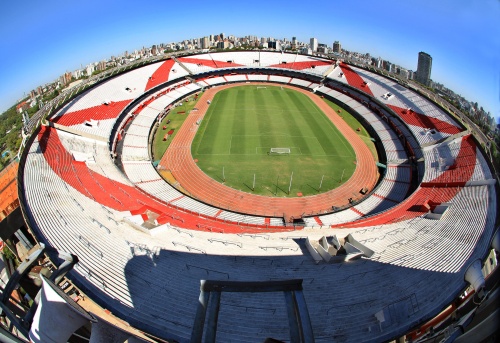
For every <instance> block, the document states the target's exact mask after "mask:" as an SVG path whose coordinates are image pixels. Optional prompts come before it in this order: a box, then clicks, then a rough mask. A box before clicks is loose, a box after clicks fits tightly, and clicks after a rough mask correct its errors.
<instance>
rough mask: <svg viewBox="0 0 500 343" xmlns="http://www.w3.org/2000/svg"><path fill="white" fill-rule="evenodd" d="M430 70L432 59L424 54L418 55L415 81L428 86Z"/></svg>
mask: <svg viewBox="0 0 500 343" xmlns="http://www.w3.org/2000/svg"><path fill="white" fill-rule="evenodd" d="M431 70H432V57H431V55H429V54H427V53H425V52H422V51H421V52H419V53H418V66H417V75H416V80H417V81H418V82H420V83H421V84H423V85H426V86H430V82H431Z"/></svg>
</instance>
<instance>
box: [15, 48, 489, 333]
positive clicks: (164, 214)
mask: <svg viewBox="0 0 500 343" xmlns="http://www.w3.org/2000/svg"><path fill="white" fill-rule="evenodd" d="M178 60H179V61H181V63H182V64H183V65H184V66H185V67H186V68H188V70H189V71H191V72H192V73H193V74H194V75H192V77H193V78H194V79H196V80H197V84H193V83H191V82H190V81H188V80H187V79H186V78H185V76H187V75H188V71H186V70H185V69H184V68H183V67H182V66H180V65H179V63H177V62H175V61H173V60H167V61H164V62H160V63H155V64H151V65H147V66H145V67H141V68H138V69H134V70H132V71H130V72H128V73H125V74H122V75H118V76H116V77H114V78H112V79H110V80H106V81H104V82H102V83H100V84H98V85H96V86H95V87H94V88H91V89H90V90H88V91H86V92H84V93H83V94H82V95H79V96H78V97H77V98H75V99H72V100H71V101H70V102H69V103H68V104H66V105H65V106H64V107H63V108H62V109H61V110H60V111H59V112H57V113H56V115H55V116H53V117H51V118H50V119H49V124H51V123H52V124H51V126H41V127H40V128H39V129H38V130H37V132H36V133H35V134H34V135H33V136H32V138H31V141H30V142H29V145H28V146H27V148H26V150H25V152H24V154H23V156H22V159H21V162H20V171H19V187H20V192H21V193H20V194H21V197H20V199H21V207H22V209H23V211H24V213H25V216H26V218H27V220H28V223H27V224H28V226H29V227H30V228H31V229H32V230H33V231H34V232H35V234H36V235H37V237H38V238H39V240H40V241H42V242H44V243H47V244H48V245H49V246H53V247H55V248H57V249H60V250H63V251H70V252H71V253H73V254H75V255H77V256H78V258H79V260H80V262H79V263H78V264H77V265H76V266H75V268H74V270H73V271H72V272H70V277H71V278H72V279H73V280H74V282H75V283H76V284H77V285H78V286H79V287H80V288H81V289H82V290H84V291H85V293H86V294H88V295H89V296H91V297H92V299H94V300H95V301H96V302H97V303H98V304H100V305H101V306H103V307H105V308H107V309H109V310H110V311H112V312H113V313H114V314H115V315H117V316H118V317H120V318H122V319H124V320H126V321H127V322H128V323H130V325H132V326H134V327H137V328H139V329H140V330H143V331H145V332H148V333H150V334H152V335H156V336H158V337H161V338H162V339H167V340H177V341H187V340H189V338H190V333H191V329H192V326H193V322H194V318H195V314H196V308H197V303H198V297H199V289H200V283H199V280H200V279H215V280H231V281H263V280H279V279H289V278H292V277H293V278H300V279H302V280H303V292H304V297H305V300H306V302H307V307H308V310H309V313H310V315H311V324H312V329H313V332H314V337H315V341H316V342H331V341H333V340H342V341H346V342H355V341H369V340H376V341H386V340H390V339H394V338H397V337H399V336H401V335H404V334H405V333H406V332H408V331H410V330H411V329H413V328H415V327H416V326H418V325H419V324H421V323H423V322H424V321H426V320H428V319H430V318H431V317H433V316H435V315H437V314H438V313H439V312H440V311H441V310H442V309H443V308H445V307H446V306H447V305H448V304H449V303H450V302H451V301H453V299H455V298H456V297H457V296H458V295H459V294H461V293H462V292H463V291H464V290H465V289H466V287H467V286H468V283H467V282H466V281H465V280H464V275H465V273H466V270H467V268H468V267H469V265H470V264H471V263H472V262H473V261H475V260H477V259H482V258H484V257H485V256H486V255H487V253H488V251H489V249H490V239H491V237H492V235H493V232H494V228H495V219H496V217H497V209H498V204H497V194H496V188H495V187H496V186H495V184H494V182H489V181H491V179H492V174H491V172H490V170H489V166H488V162H487V160H486V158H485V156H483V153H482V150H481V148H480V147H479V146H478V145H477V143H476V142H475V140H474V138H473V137H472V136H471V135H469V134H467V132H464V130H463V129H462V128H461V127H460V125H459V124H458V123H456V122H455V121H454V119H452V118H450V117H449V116H448V115H447V114H446V113H444V112H443V111H442V110H441V109H439V108H438V107H437V106H436V105H434V104H431V103H430V102H429V101H428V100H427V99H423V98H422V97H421V96H419V95H417V94H416V93H414V92H413V91H410V90H408V89H406V88H404V89H400V88H403V87H401V86H399V85H398V86H396V85H395V84H394V82H392V81H389V80H387V79H384V78H382V77H380V76H378V75H375V74H372V73H370V72H368V71H365V70H361V69H359V68H356V67H350V66H348V65H346V64H340V66H339V67H333V63H332V61H331V60H326V59H325V60H322V59H318V58H313V57H310V56H309V57H308V56H302V55H297V54H287V53H273V52H262V51H260V52H259V51H253V52H222V53H211V54H199V55H192V56H188V57H179V58H178ZM284 62H286V63H284ZM276 65H280V69H279V73H278V71H277V70H276V68H275V67H276ZM313 66H314V68H313ZM243 67H246V68H250V67H252V68H254V69H255V72H256V74H252V73H251V72H250V73H247V72H248V71H247V70H246V71H245V72H244V73H240V72H238V73H236V74H232V73H234V72H235V71H234V70H235V69H234V68H238V69H241V68H243ZM266 67H272V68H273V69H267V68H266ZM332 67H333V69H332ZM174 69H175V70H176V72H173V70H174ZM214 70H215V72H217V73H219V72H221V71H223V72H224V74H225V76H218V75H219V74H213V75H208V74H207V72H209V71H214ZM301 71H302V72H303V78H301V77H298V74H297V73H300V72H301ZM257 73H263V74H265V75H260V74H257ZM340 73H343V77H340V76H339V75H340ZM201 74H203V75H201ZM324 74H327V77H326V78H325V77H324ZM245 75H247V76H248V79H247V77H246V76H245ZM269 75H272V76H271V77H268V76H269ZM198 76H199V77H198ZM211 76H213V77H211ZM314 77H315V78H314ZM309 78H313V79H312V80H313V81H306V80H309ZM323 79H325V80H326V81H327V83H322V81H323ZM248 80H251V81H269V80H271V81H275V82H283V83H288V82H289V83H290V84H292V85H296V86H299V87H302V88H308V89H310V90H311V89H313V88H316V87H318V86H319V85H320V84H323V86H322V87H319V88H318V89H317V91H318V93H321V94H323V95H324V96H327V97H329V98H331V99H333V100H335V101H336V102H339V103H342V104H343V105H345V106H347V107H350V108H351V109H353V110H354V111H356V113H357V114H358V115H359V116H360V117H361V118H363V119H364V120H365V121H366V122H367V123H369V125H371V127H372V129H373V130H374V131H375V132H376V135H377V137H375V138H376V139H377V140H378V141H379V142H378V143H380V144H381V146H382V147H383V149H384V151H385V154H386V159H385V160H384V161H382V162H384V163H385V165H384V168H383V169H384V170H385V175H383V177H382V178H381V181H380V183H379V184H378V185H377V187H376V188H375V189H373V191H372V192H371V193H370V194H368V195H367V196H366V197H365V198H364V200H363V201H360V202H359V203H356V204H354V205H353V206H351V207H348V208H344V209H340V210H338V211H337V212H331V213H325V214H316V215H314V216H310V217H306V218H301V219H302V220H303V223H305V224H301V226H284V224H285V223H284V221H283V218H280V217H276V216H275V217H272V218H269V217H265V216H257V215H252V214H249V213H239V212H233V211H230V210H229V209H221V208H217V207H216V206H211V205H207V204H205V203H203V202H202V200H203V199H200V200H201V201H199V200H197V199H194V198H191V197H189V196H188V195H185V194H184V193H181V192H180V191H179V190H177V189H176V188H175V187H174V186H172V185H170V184H168V183H166V182H164V181H162V180H160V177H159V174H158V173H157V171H156V170H155V168H154V167H153V165H152V163H151V159H150V157H149V152H148V142H147V140H148V136H149V132H150V128H151V127H152V125H153V124H154V122H155V120H156V116H157V115H158V114H159V113H160V112H161V111H162V110H163V109H164V108H165V107H166V106H168V105H170V104H172V103H174V102H175V101H177V100H180V99H182V98H183V97H184V96H186V95H187V94H190V93H192V92H195V91H198V90H200V86H199V84H203V86H204V87H205V86H206V87H210V86H213V85H219V84H225V83H227V82H236V81H238V82H247V81H248ZM127 87H128V88H129V89H128V90H127ZM164 87H165V88H164ZM153 88H154V90H153ZM167 88H168V89H169V91H168V92H165V89H167ZM146 90H150V91H152V92H153V93H151V94H150V93H148V94H147V96H146V97H142V96H143V94H144V92H145V91H146ZM162 92H165V93H163V94H162ZM387 93H391V94H393V97H391V98H390V99H383V98H382V95H383V94H387ZM160 94H161V95H160ZM365 99H367V100H370V99H372V100H373V103H370V104H369V103H368V101H367V100H365ZM104 101H105V102H106V103H107V105H106V104H103V102H104ZM410 102H411V104H413V105H411V108H412V109H413V113H416V114H415V115H413V114H412V115H408V112H409V111H407V112H404V111H403V110H400V109H405V108H408V107H410V105H409V103H410ZM113 104H115V105H114V106H118V107H113ZM118 104H119V105H118ZM130 104H133V105H131V106H128V107H130V108H128V107H127V105H130ZM403 105H404V106H403ZM110 106H111V107H110ZM109 108H113V110H112V111H111V110H109ZM125 108H127V111H128V112H130V113H133V114H134V115H133V118H132V119H129V117H127V113H123V111H124V110H125ZM410 113H411V112H410ZM84 118H85V120H86V121H92V120H94V121H98V122H99V125H98V126H97V129H96V128H95V127H88V128H87V127H86V126H85V124H84V121H82V120H83V119H84ZM417 121H418V122H417ZM124 122H127V125H128V126H127V127H126V130H125V131H124V132H122V133H123V136H121V134H120V136H121V138H120V137H118V136H119V135H118V134H115V135H114V136H113V133H112V132H119V131H120V130H117V128H122V127H123V125H124ZM429 123H430V124H432V125H430V124H429ZM53 124H59V125H60V127H57V126H56V127H53V126H54V125H53ZM65 126H69V127H73V128H75V132H71V131H69V130H66V129H65ZM426 129H431V130H434V133H431V134H429V135H427V134H425V135H422V133H423V132H424V131H425V130H426ZM89 134H90V135H92V136H89ZM93 136H97V138H96V137H93ZM98 138H103V139H104V140H102V139H98ZM115 139H117V140H120V139H122V140H123V150H122V154H121V158H119V161H115V160H113V158H112V157H111V156H112V151H111V150H110V147H111V146H112V144H113V141H114V140H115ZM410 152H411V154H410ZM422 158H423V160H421V159H422ZM418 160H421V161H420V162H418ZM117 162H118V163H117ZM117 164H118V165H120V164H121V165H123V169H121V168H119V167H118V166H117ZM122 170H123V172H122ZM412 185H413V186H412ZM304 225H305V227H304ZM319 227H321V229H319ZM334 235H335V236H336V237H338V238H339V240H340V241H342V244H343V246H342V248H343V249H345V247H348V248H349V247H350V246H351V245H352V246H353V247H354V248H353V250H352V251H355V250H357V249H360V248H359V246H361V245H362V246H365V247H366V248H367V249H370V250H371V251H373V255H372V256H370V257H367V256H363V257H361V255H359V256H356V257H359V258H358V259H355V260H351V261H349V262H348V263H335V261H334V260H332V261H325V260H324V259H321V258H320V259H318V258H317V256H314V255H312V254H311V252H310V251H309V250H308V248H307V244H306V241H307V240H308V239H309V240H310V241H317V242H319V240H320V239H321V238H322V237H333V236H334ZM346 242H347V243H346ZM356 242H358V243H359V245H358V247H357V246H356V245H355V244H356ZM349 249H350V248H349ZM172 276H175V277H172ZM330 296H333V297H334V298H335V301H333V302H332V301H329V300H328V299H327V298H328V297H330ZM267 337H273V338H276V339H280V340H285V341H287V340H290V339H291V337H290V333H289V331H288V323H287V312H286V306H285V302H284V299H283V296H282V295H281V294H280V293H278V294H275V293H266V294H265V295H262V294H259V295H256V294H253V293H244V294H239V293H238V294H236V293H234V294H231V293H228V294H227V296H226V294H224V297H223V298H222V301H221V305H220V315H219V325H218V330H217V339H220V340H222V341H228V342H229V341H235V342H240V341H241V342H243V341H248V340H249V339H251V340H260V341H263V340H264V339H265V338H267Z"/></svg>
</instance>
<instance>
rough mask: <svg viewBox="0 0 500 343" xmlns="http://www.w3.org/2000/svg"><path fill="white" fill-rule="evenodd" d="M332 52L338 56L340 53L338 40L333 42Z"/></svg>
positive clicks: (340, 48)
mask: <svg viewBox="0 0 500 343" xmlns="http://www.w3.org/2000/svg"><path fill="white" fill-rule="evenodd" d="M332 50H333V52H335V53H337V54H340V53H341V52H342V47H341V45H340V42H339V41H338V40H336V41H335V42H333V49H332Z"/></svg>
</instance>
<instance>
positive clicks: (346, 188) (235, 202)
mask: <svg viewBox="0 0 500 343" xmlns="http://www.w3.org/2000/svg"><path fill="white" fill-rule="evenodd" d="M253 84H255V85H263V83H253ZM245 85H248V83H245ZM269 85H276V84H269ZM280 85H281V84H280ZM282 86H283V87H287V88H292V89H294V90H296V91H299V92H301V93H304V94H306V95H307V96H309V97H310V98H311V100H312V101H313V102H314V103H315V104H316V105H317V106H318V107H319V108H320V109H321V110H322V111H323V112H324V113H325V115H326V116H327V117H328V118H329V119H330V120H331V121H332V122H333V124H334V125H335V126H336V127H337V129H339V131H340V132H341V133H342V134H343V135H344V137H345V138H346V139H347V141H348V142H349V143H350V144H351V145H352V147H353V149H354V152H355V154H356V161H357V162H356V169H355V171H354V173H353V175H352V176H351V178H350V179H349V180H348V181H347V182H346V183H345V184H344V185H342V186H341V187H339V188H336V189H333V190H331V191H329V192H325V193H323V194H318V195H314V196H307V197H301V198H273V197H266V196H262V195H255V194H250V193H246V192H242V191H239V190H236V189H233V188H230V187H228V186H225V185H223V184H221V183H219V182H217V181H215V180H214V179H212V178H210V177H209V176H208V175H206V174H205V173H204V172H203V171H202V170H201V169H200V168H199V167H198V166H197V165H196V163H195V161H194V160H193V157H192V155H191V143H192V141H193V139H194V136H195V135H196V131H197V128H198V126H197V125H196V122H197V121H198V120H199V119H201V118H203V116H204V115H205V113H206V111H207V109H208V104H207V100H212V99H213V97H214V95H215V94H216V93H217V92H218V91H220V90H222V89H226V88H229V87H235V85H234V84H233V85H225V86H219V87H216V88H212V89H209V90H207V91H205V92H204V93H203V95H202V96H201V98H200V100H199V101H198V104H197V106H196V107H197V108H198V111H197V112H192V113H191V114H190V115H189V116H188V117H187V118H186V121H185V122H184V124H183V125H182V127H181V128H180V129H179V132H178V133H177V135H176V136H175V138H174V140H173V141H172V143H171V144H170V147H169V148H168V149H167V151H166V152H165V155H164V156H163V157H162V159H161V161H160V165H161V166H162V167H163V168H164V169H166V170H170V171H171V173H172V175H173V176H174V177H175V179H176V180H177V181H178V182H179V183H180V184H181V185H182V187H183V188H184V189H185V190H186V191H187V192H188V193H189V194H191V196H193V197H195V198H197V199H199V200H200V201H203V202H205V203H208V204H211V205H213V206H216V207H220V208H224V209H228V210H231V211H235V212H242V213H247V214H255V215H260V216H277V217H281V216H284V217H285V218H287V219H288V218H289V217H296V218H297V217H301V215H302V214H305V215H310V214H320V213H325V212H330V211H331V209H332V206H336V207H341V206H345V205H348V204H349V200H348V199H349V198H353V200H358V199H360V198H361V197H362V195H361V194H360V192H359V191H360V189H361V188H363V187H366V188H368V190H369V191H370V190H371V189H373V187H374V186H375V184H376V182H377V178H378V171H377V167H376V165H375V160H374V158H373V155H372V154H371V152H370V150H369V149H368V147H367V146H366V144H365V143H364V142H363V141H362V140H361V138H360V137H359V136H358V135H357V134H356V132H354V131H353V130H352V129H351V128H350V127H349V126H348V125H347V124H346V123H345V122H344V120H343V119H341V118H340V116H339V115H338V114H337V113H336V112H335V111H334V110H333V109H332V108H331V107H330V106H328V104H326V103H325V102H324V101H323V100H322V99H321V98H320V97H319V96H317V95H315V94H312V93H311V92H308V91H306V90H303V89H300V88H296V87H291V86H286V85H282Z"/></svg>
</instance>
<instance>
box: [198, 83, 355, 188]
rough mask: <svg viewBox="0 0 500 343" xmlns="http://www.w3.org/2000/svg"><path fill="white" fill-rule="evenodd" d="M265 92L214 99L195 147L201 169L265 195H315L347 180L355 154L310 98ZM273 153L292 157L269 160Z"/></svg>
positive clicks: (234, 91) (246, 90)
mask: <svg viewBox="0 0 500 343" xmlns="http://www.w3.org/2000/svg"><path fill="white" fill-rule="evenodd" d="M266 87H267V88H260V89H258V88H257V87H256V86H255V85H253V86H250V85H246V86H238V87H233V88H229V89H225V90H222V91H220V92H218V93H217V94H216V95H215V97H214V99H213V100H212V103H211V105H210V106H209V109H208V112H207V113H206V115H205V117H204V119H203V121H202V122H201V125H200V127H199V129H198V132H197V134H196V136H195V139H194V141H193V144H192V147H191V149H192V155H193V158H195V159H198V166H199V167H200V168H201V169H202V170H203V171H204V172H205V173H206V174H208V175H209V176H210V177H212V178H213V179H215V180H217V181H219V182H224V180H223V177H224V178H225V182H224V183H225V184H226V185H228V186H230V187H232V188H235V189H239V190H242V191H246V192H250V193H254V194H261V195H265V196H279V197H284V196H287V197H288V196H290V197H293V196H297V193H302V195H304V196H307V195H314V194H318V193H320V192H325V191H328V190H331V189H333V188H336V187H339V186H340V185H341V184H342V183H344V182H345V181H346V180H348V179H349V178H350V176H351V175H352V173H353V172H354V169H355V167H356V165H355V163H354V162H355V154H354V151H353V149H352V147H351V146H350V144H349V143H348V142H347V141H346V139H345V138H344V136H343V135H342V134H340V132H339V131H338V130H337V128H336V127H335V126H334V125H333V123H332V122H331V121H330V120H329V119H328V118H327V117H326V116H325V114H324V113H323V112H322V111H321V110H320V109H319V108H318V107H317V106H316V105H315V104H314V103H313V102H312V101H311V99H309V98H308V97H307V96H306V95H304V94H302V93H300V92H297V91H295V90H292V89H288V88H283V89H281V87H279V86H266ZM271 148H290V151H291V153H290V154H289V155H269V151H270V149H271ZM292 173H293V178H292V187H291V191H290V194H288V190H289V187H290V178H291V175H292ZM254 174H255V188H254V189H253V182H254ZM322 179H323V182H321V180H322ZM320 184H321V189H320Z"/></svg>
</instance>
